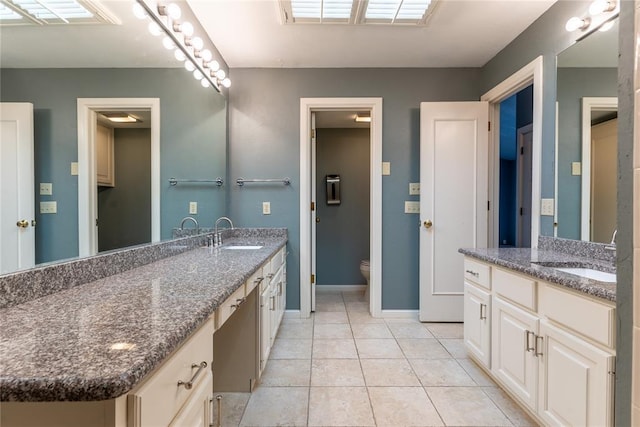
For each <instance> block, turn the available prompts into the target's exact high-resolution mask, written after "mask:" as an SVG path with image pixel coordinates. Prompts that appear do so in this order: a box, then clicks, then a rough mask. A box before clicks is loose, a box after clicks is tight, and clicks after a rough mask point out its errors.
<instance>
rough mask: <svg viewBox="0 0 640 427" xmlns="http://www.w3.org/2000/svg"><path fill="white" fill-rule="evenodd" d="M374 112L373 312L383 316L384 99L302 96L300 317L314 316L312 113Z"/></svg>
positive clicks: (371, 131)
mask: <svg viewBox="0 0 640 427" xmlns="http://www.w3.org/2000/svg"><path fill="white" fill-rule="evenodd" d="M319 110H320V111H321V110H329V111H330V110H355V111H357V110H370V111H371V127H370V141H371V148H370V152H371V160H370V161H371V165H370V174H371V178H370V184H369V185H370V194H371V201H370V218H371V225H370V249H369V252H370V253H369V258H370V269H371V271H370V275H371V278H370V281H369V295H370V298H369V311H370V313H371V315H372V316H374V317H380V316H381V315H382V98H300V317H302V318H307V317H310V316H311V292H310V287H311V286H310V281H311V273H312V271H311V212H310V202H311V201H312V200H311V182H312V180H311V143H310V142H311V135H310V129H311V112H312V111H319Z"/></svg>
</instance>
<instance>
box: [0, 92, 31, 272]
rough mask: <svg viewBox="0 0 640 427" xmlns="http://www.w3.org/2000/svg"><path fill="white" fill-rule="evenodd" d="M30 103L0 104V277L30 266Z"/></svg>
mask: <svg viewBox="0 0 640 427" xmlns="http://www.w3.org/2000/svg"><path fill="white" fill-rule="evenodd" d="M34 205H35V201H34V172H33V104H29V103H22V102H21V103H13V102H6V103H5V102H3V103H0V274H1V273H7V272H10V271H15V270H18V269H24V268H29V267H33V265H34V263H35V229H34V227H35V220H34V218H35V215H34V213H35V212H34Z"/></svg>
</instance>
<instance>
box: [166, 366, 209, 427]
mask: <svg viewBox="0 0 640 427" xmlns="http://www.w3.org/2000/svg"><path fill="white" fill-rule="evenodd" d="M206 375H207V377H206V379H205V380H204V381H201V382H200V383H199V384H198V386H197V387H196V389H195V390H194V391H193V394H192V395H191V397H190V398H189V400H187V402H185V404H184V406H183V407H182V409H180V411H179V412H178V414H177V415H176V417H175V418H174V419H173V420H172V421H171V424H169V427H209V425H210V424H211V391H212V390H213V375H212V374H211V370H209V369H207V372H206Z"/></svg>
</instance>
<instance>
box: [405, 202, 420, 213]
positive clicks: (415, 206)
mask: <svg viewBox="0 0 640 427" xmlns="http://www.w3.org/2000/svg"><path fill="white" fill-rule="evenodd" d="M404 213H408V214H411V213H420V202H415V201H410V200H405V202H404Z"/></svg>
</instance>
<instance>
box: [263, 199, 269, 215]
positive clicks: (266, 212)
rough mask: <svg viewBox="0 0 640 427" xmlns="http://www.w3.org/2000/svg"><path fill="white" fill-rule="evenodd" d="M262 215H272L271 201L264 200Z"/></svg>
mask: <svg viewBox="0 0 640 427" xmlns="http://www.w3.org/2000/svg"><path fill="white" fill-rule="evenodd" d="M262 215H271V202H262Z"/></svg>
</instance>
